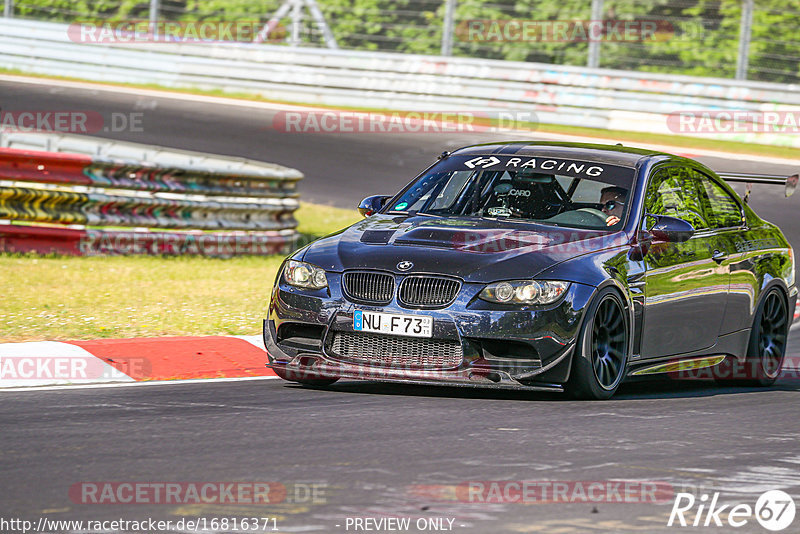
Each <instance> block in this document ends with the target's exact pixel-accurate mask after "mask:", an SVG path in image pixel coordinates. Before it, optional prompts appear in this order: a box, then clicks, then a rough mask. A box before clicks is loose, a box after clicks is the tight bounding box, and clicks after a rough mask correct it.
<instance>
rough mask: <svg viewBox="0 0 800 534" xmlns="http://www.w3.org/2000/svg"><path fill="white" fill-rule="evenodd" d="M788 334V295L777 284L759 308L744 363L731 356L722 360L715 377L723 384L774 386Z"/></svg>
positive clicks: (779, 371) (784, 352)
mask: <svg viewBox="0 0 800 534" xmlns="http://www.w3.org/2000/svg"><path fill="white" fill-rule="evenodd" d="M788 335H789V311H788V306H787V305H786V299H784V298H783V294H782V293H781V292H780V290H778V289H775V288H773V289H771V290H769V292H768V293H767V295H766V296H765V297H764V300H762V301H761V304H760V305H759V307H758V310H757V311H756V315H755V318H754V319H753V328H752V330H751V331H750V342H749V343H748V346H747V358H746V359H745V362H744V364H741V363H739V362H737V361H736V360H735V359H734V358H728V359H727V360H726V361H725V362H723V363H722V364H720V366H719V369H718V370H717V372H716V373H715V377H714V378H715V380H716V381H717V382H718V383H720V384H723V385H737V386H771V385H772V384H774V383H775V380H777V379H778V375H780V373H781V367H782V366H783V358H784V355H785V354H786V339H787V337H788Z"/></svg>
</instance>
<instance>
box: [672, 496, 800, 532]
mask: <svg viewBox="0 0 800 534" xmlns="http://www.w3.org/2000/svg"><path fill="white" fill-rule="evenodd" d="M719 496H720V494H719V492H715V493H714V494H713V496H711V498H710V499H709V496H708V494H703V495H700V497H699V498H698V497H696V496H695V495H694V494H692V493H678V494H676V495H675V502H674V503H673V505H672V512H671V513H670V514H669V520H668V521H667V526H668V527H671V526H679V527H734V528H739V527H743V526H745V525H747V524H748V523H749V522H750V521H752V520H753V519H755V520H756V521H757V522H758V523H759V524H760V525H761V526H762V527H764V528H765V529H767V530H771V531H773V532H779V531H782V530H785V529H787V528H789V526H790V525H791V524H792V522H793V521H794V516H795V511H796V510H795V503H794V499H792V497H791V495H789V494H788V493H786V492H784V491H781V490H770V491H767V492H764V493H762V494H761V496H759V498H758V500H756V503H755V506H751V505H750V504H745V503H740V504H720V503H719ZM792 532H796V531H792Z"/></svg>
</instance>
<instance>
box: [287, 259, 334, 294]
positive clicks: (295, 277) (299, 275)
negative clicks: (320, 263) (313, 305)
mask: <svg viewBox="0 0 800 534" xmlns="http://www.w3.org/2000/svg"><path fill="white" fill-rule="evenodd" d="M283 279H284V280H286V283H287V284H289V285H290V286H295V287H304V288H307V289H322V288H323V287H328V279H327V278H326V277H325V269H320V268H319V267H317V266H316V265H311V264H310V263H304V262H302V261H294V260H289V261H287V262H286V266H285V267H284V268H283Z"/></svg>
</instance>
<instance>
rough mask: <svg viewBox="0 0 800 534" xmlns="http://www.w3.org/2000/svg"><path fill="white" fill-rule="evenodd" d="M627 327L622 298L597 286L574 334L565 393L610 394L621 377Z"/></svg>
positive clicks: (598, 397) (579, 396) (582, 395)
mask: <svg viewBox="0 0 800 534" xmlns="http://www.w3.org/2000/svg"><path fill="white" fill-rule="evenodd" d="M629 340H630V327H629V324H628V319H627V316H626V313H625V306H624V305H623V303H622V298H621V297H620V296H619V294H618V293H617V292H616V291H614V290H613V289H611V288H605V289H603V290H601V291H600V292H599V293H598V294H597V296H596V297H595V299H594V300H593V301H592V303H591V304H590V305H589V308H588V309H587V310H586V318H585V319H584V321H583V324H582V325H581V329H580V331H579V334H578V345H577V347H576V351H575V355H574V357H573V358H572V370H571V372H570V378H569V381H568V382H567V385H566V390H567V393H569V394H570V395H571V396H572V397H574V398H577V399H587V400H605V399H609V398H611V396H612V395H614V393H615V392H616V391H617V389H618V388H619V385H620V383H622V380H623V379H624V378H625V371H626V368H627V363H628V345H629Z"/></svg>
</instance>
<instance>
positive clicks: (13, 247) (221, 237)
mask: <svg viewBox="0 0 800 534" xmlns="http://www.w3.org/2000/svg"><path fill="white" fill-rule="evenodd" d="M301 178H302V174H301V173H300V172H299V171H297V170H295V169H290V168H287V167H282V166H279V165H274V164H270V163H261V162H255V161H249V160H244V159H238V158H225V157H220V156H209V155H206V154H200V153H193V152H184V151H174V150H164V149H160V148H157V147H151V146H146V145H136V144H132V143H119V142H110V141H105V140H101V139H94V138H90V137H78V136H65V135H61V136H52V135H42V134H2V135H0V219H7V220H9V221H10V222H12V223H13V224H3V225H0V250H1V251H5V252H39V253H52V252H55V253H60V254H75V255H91V254H200V255H207V256H233V255H238V254H257V255H266V254H279V253H286V252H289V251H290V249H291V248H292V247H293V245H294V243H295V241H296V237H297V234H296V231H295V228H296V226H297V221H296V220H295V219H294V215H293V214H294V211H295V210H296V209H297V207H298V194H297V190H296V186H297V182H298V180H300V179H301ZM20 223H28V224H30V223H46V224H49V225H70V228H63V227H57V226H30V225H20ZM94 227H134V228H136V230H135V231H127V230H120V229H117V228H114V229H107V228H94ZM143 228H147V229H148V230H146V231H144V230H142V229H143ZM154 228H157V229H159V230H164V229H180V230H191V231H181V232H165V231H154V230H152V229H154Z"/></svg>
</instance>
